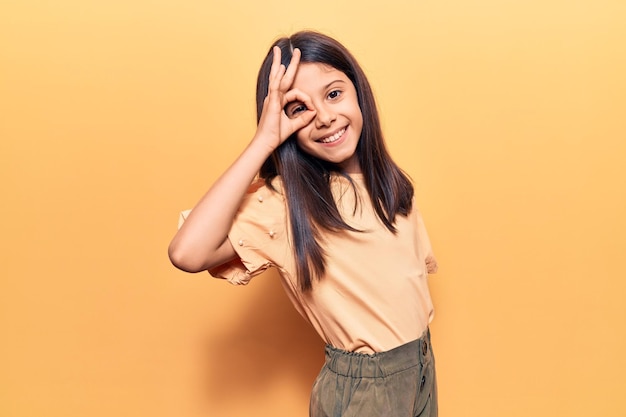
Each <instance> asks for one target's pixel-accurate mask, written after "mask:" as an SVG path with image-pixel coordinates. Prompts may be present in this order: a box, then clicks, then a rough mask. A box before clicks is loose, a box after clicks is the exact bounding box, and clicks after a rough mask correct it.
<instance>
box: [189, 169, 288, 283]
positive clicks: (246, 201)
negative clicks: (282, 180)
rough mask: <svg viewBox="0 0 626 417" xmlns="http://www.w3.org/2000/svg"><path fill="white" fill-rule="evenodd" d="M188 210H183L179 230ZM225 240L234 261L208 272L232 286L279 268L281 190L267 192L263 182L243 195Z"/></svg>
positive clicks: (283, 246)
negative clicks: (231, 247)
mask: <svg viewBox="0 0 626 417" xmlns="http://www.w3.org/2000/svg"><path fill="white" fill-rule="evenodd" d="M188 214H189V210H187V211H183V212H182V213H181V215H180V219H179V227H180V225H181V224H182V222H184V221H185V219H186V218H187V215H188ZM228 239H229V241H230V243H231V245H232V246H233V249H234V250H235V252H236V253H237V256H238V257H237V258H235V259H233V260H232V261H230V262H227V263H225V264H222V265H219V266H217V267H215V268H211V269H210V270H209V273H210V274H211V275H212V276H213V277H215V278H222V279H225V280H227V281H228V282H230V283H231V284H234V285H245V284H248V283H249V282H250V280H251V279H252V278H253V277H255V276H257V275H259V274H261V273H262V272H264V271H265V270H267V269H268V268H270V267H272V266H281V265H282V264H283V263H284V260H285V257H286V256H287V254H288V243H287V234H286V209H285V201H284V198H283V197H282V194H281V193H280V191H275V190H272V189H269V188H268V187H267V186H265V185H264V182H263V181H262V180H257V181H255V182H254V183H253V184H252V185H251V186H250V187H249V189H248V191H247V192H246V195H245V196H244V198H243V200H242V202H241V206H240V207H239V210H238V212H237V214H236V215H235V218H234V220H233V224H232V226H231V228H230V231H229V232H228Z"/></svg>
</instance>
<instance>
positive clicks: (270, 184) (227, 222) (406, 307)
mask: <svg viewBox="0 0 626 417" xmlns="http://www.w3.org/2000/svg"><path fill="white" fill-rule="evenodd" d="M256 97H257V119H258V127H257V131H256V134H255V135H254V137H253V138H252V141H251V142H250V144H249V145H248V147H247V148H246V149H245V150H244V151H243V152H242V154H241V155H240V156H239V158H237V160H235V162H234V163H233V164H232V165H231V167H230V168H228V169H227V170H226V172H224V173H223V174H222V176H221V177H220V178H219V179H218V180H217V181H216V182H215V183H214V184H213V186H212V187H211V188H210V189H209V191H208V192H207V193H206V195H205V196H204V197H203V198H202V199H201V200H200V201H199V202H198V204H197V205H196V206H195V208H194V209H193V210H192V211H191V212H190V213H188V216H187V214H184V215H183V220H184V222H183V223H182V225H181V227H180V229H179V231H178V233H177V234H176V235H175V236H174V239H173V240H172V242H171V244H170V247H169V256H170V259H171V260H172V263H173V264H174V265H175V266H176V267H178V268H180V269H182V270H184V271H188V272H198V271H203V270H208V271H209V272H210V273H211V274H212V275H213V276H215V277H220V278H225V279H227V280H228V281H230V282H231V283H233V284H247V283H248V282H249V281H250V280H251V279H252V278H253V277H255V276H256V275H258V274H260V273H261V272H263V271H264V270H266V269H267V268H269V267H276V268H277V269H278V271H279V272H280V276H281V279H282V282H283V286H284V288H285V290H286V292H287V295H288V296H289V298H290V299H291V301H292V302H293V304H294V306H295V307H296V309H297V310H298V311H299V312H300V314H302V316H304V318H305V319H306V320H307V321H309V322H310V323H311V324H312V325H313V327H314V328H315V329H316V330H317V332H318V333H319V335H320V336H321V337H322V338H323V339H324V341H325V342H326V343H327V346H326V363H325V365H324V367H323V369H322V371H321V373H320V374H319V376H318V378H317V380H316V381H315V384H314V387H313V392H312V394H311V402H310V415H311V416H313V417H317V416H333V417H340V416H343V417H348V416H350V417H357V416H358V417H368V416H372V417H373V416H376V417H381V416H390V417H404V416H406V417H413V416H422V417H425V416H431V417H432V416H436V415H437V390H436V381H435V368H434V359H433V353H432V349H431V345H430V334H429V330H428V325H429V323H430V321H431V320H432V317H433V306H432V303H431V298H430V294H429V290H428V284H427V273H429V272H430V273H434V272H436V269H437V263H436V261H435V259H434V257H433V256H432V253H431V247H430V243H429V240H428V236H427V234H426V229H425V227H424V223H423V221H422V218H421V215H420V213H419V211H418V210H417V208H416V207H415V204H414V196H413V186H412V185H411V183H410V181H409V179H408V178H407V176H406V175H405V174H404V173H403V172H402V171H401V170H400V169H399V168H398V166H397V165H396V164H395V163H394V162H393V161H392V159H391V157H390V156H389V154H388V152H387V150H386V148H385V144H384V141H383V135H382V132H381V128H380V122H379V117H378V112H377V109H376V104H375V101H374V96H373V94H372V91H371V88H370V85H369V83H368V81H367V78H366V77H365V74H364V73H363V71H362V70H361V67H360V66H359V65H358V63H357V62H356V60H355V59H354V58H353V56H352V55H351V54H350V52H348V51H347V50H346V48H345V47H343V46H342V45H341V44H340V43H338V42H337V41H335V40H334V39H332V38H329V37H327V36H325V35H322V34H319V33H316V32H299V33H296V34H294V35H293V36H291V37H289V38H282V39H280V40H278V41H277V42H276V43H275V44H274V46H273V47H272V49H271V50H270V51H269V53H268V55H267V57H266V58H265V60H264V62H263V64H262V66H261V69H260V71H259V75H258V80H257V95H256Z"/></svg>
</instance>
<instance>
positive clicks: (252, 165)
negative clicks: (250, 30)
mask: <svg viewBox="0 0 626 417" xmlns="http://www.w3.org/2000/svg"><path fill="white" fill-rule="evenodd" d="M273 54H274V56H273V61H272V68H271V71H270V76H269V92H268V95H267V97H266V98H265V102H264V104H263V112H262V114H261V119H260V121H259V125H258V127H257V131H256V133H255V135H254V137H253V138H252V141H251V142H250V144H249V145H248V146H247V147H246V149H245V150H244V151H243V152H242V153H241V155H240V156H239V157H238V158H237V159H236V160H235V162H234V163H233V164H232V165H231V166H230V167H229V168H228V169H227V170H226V171H225V172H224V173H223V174H222V175H221V177H220V178H219V179H218V180H217V181H216V182H215V183H214V184H213V186H212V187H211V188H210V189H209V191H208V192H207V193H206V194H205V195H204V197H202V199H201V200H200V201H199V202H198V203H197V204H196V206H195V207H194V209H193V210H192V211H191V213H190V214H189V217H188V218H187V220H186V221H185V223H184V224H183V225H182V227H181V228H180V229H179V230H178V232H177V233H176V235H175V236H174V238H173V239H172V241H171V243H170V245H169V250H168V254H169V257H170V260H171V261H172V263H173V264H174V265H175V266H176V267H177V268H179V269H182V270H183V271H187V272H199V271H203V270H206V269H210V268H212V267H215V266H218V265H221V264H223V263H225V262H228V261H229V260H231V259H233V258H235V257H236V253H235V250H234V249H233V247H232V245H231V244H230V242H229V240H228V231H229V230H230V228H231V226H232V223H233V219H234V217H235V214H236V213H237V209H238V208H239V205H240V204H241V200H242V198H243V196H244V195H245V193H246V190H247V189H248V187H249V185H250V183H251V182H252V180H253V179H254V177H255V176H256V174H257V173H258V171H259V169H261V166H262V165H263V163H264V162H265V160H266V159H267V158H268V157H269V156H270V155H271V153H272V152H273V151H274V150H275V149H276V148H277V147H278V146H279V145H280V144H281V143H282V142H283V141H285V140H286V139H287V138H288V137H289V136H291V134H293V133H294V132H295V131H297V130H299V129H301V128H302V127H304V126H306V125H307V124H308V123H310V122H311V120H312V119H313V117H314V115H315V111H314V110H307V111H305V112H302V113H301V115H299V116H298V117H296V118H293V119H290V118H288V117H287V116H286V115H285V113H284V111H283V108H284V106H285V105H286V104H287V103H289V102H292V101H295V100H298V101H301V102H303V103H305V104H306V105H307V107H308V108H309V109H313V106H312V104H311V100H310V98H309V97H307V96H306V95H304V94H303V93H301V92H299V91H297V90H290V87H291V85H292V84H293V80H294V77H295V74H296V71H297V68H298V63H299V61H300V51H299V50H297V49H296V50H294V53H293V57H292V59H291V63H290V65H289V68H288V69H287V70H285V67H284V66H283V65H281V64H280V48H278V47H274V50H273Z"/></svg>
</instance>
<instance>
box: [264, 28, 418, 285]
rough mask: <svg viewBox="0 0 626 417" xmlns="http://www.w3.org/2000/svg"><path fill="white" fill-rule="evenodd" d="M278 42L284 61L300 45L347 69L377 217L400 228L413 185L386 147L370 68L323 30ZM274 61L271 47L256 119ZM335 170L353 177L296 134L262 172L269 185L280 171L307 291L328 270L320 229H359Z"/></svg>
mask: <svg viewBox="0 0 626 417" xmlns="http://www.w3.org/2000/svg"><path fill="white" fill-rule="evenodd" d="M275 45H276V46H278V47H280V49H281V57H282V58H281V60H282V64H283V65H285V66H288V65H289V62H290V61H291V56H292V52H293V50H294V48H298V49H300V51H301V52H302V56H301V59H300V62H309V63H322V64H326V65H329V66H331V67H333V68H335V69H337V70H339V71H341V72H343V73H344V74H346V76H347V77H348V78H349V79H350V80H351V81H352V83H353V84H354V87H355V89H356V92H357V96H358V102H359V106H360V108H361V113H362V115H363V128H362V131H361V138H360V140H359V143H358V145H357V148H356V153H357V156H358V160H359V163H360V165H361V169H362V171H363V176H364V181H365V186H366V188H367V190H368V192H369V197H370V199H371V202H372V205H373V207H374V210H375V211H376V214H377V216H378V217H379V218H380V220H381V221H382V222H383V224H384V225H385V226H386V227H387V229H389V230H390V231H392V232H394V233H395V232H396V228H395V226H394V223H395V218H396V215H397V214H400V215H403V216H406V215H407V214H408V213H409V212H410V211H411V205H412V201H413V185H412V184H411V182H410V180H409V179H408V178H407V176H406V175H405V174H404V173H403V172H402V170H401V169H400V168H399V167H398V166H397V165H396V164H395V163H394V162H393V160H392V159H391V157H390V155H389V152H388V151H387V149H386V147H385V142H384V138H383V134H382V130H381V127H380V120H379V116H378V110H377V108H376V102H375V100H374V94H373V93H372V89H371V87H370V84H369V82H368V81H367V77H366V76H365V73H364V72H363V70H362V69H361V67H360V66H359V64H358V63H357V61H356V59H355V58H354V57H353V56H352V54H351V53H350V52H349V51H348V50H347V49H346V48H345V47H344V46H343V45H342V44H340V43H339V42H337V41H336V40H334V39H332V38H330V37H328V36H326V35H323V34H321V33H318V32H311V31H303V32H298V33H295V34H294V35H292V36H291V37H288V38H287V37H285V38H281V39H279V40H277V41H276V42H274V44H273V45H272V47H273V46H275ZM271 66H272V48H270V50H269V52H268V54H267V56H266V57H265V60H264V61H263V64H262V65H261V69H260V70H259V75H258V78H257V89H256V103H257V122H258V121H259V119H260V118H261V112H262V110H263V101H264V100H265V97H266V96H267V93H268V88H269V85H268V77H269V73H270V67H271ZM332 173H338V174H339V175H343V176H346V177H348V176H347V175H346V174H345V173H342V172H341V169H340V168H339V167H338V166H336V165H334V164H331V163H328V162H326V161H322V160H320V159H317V158H315V157H313V156H311V155H309V154H307V153H305V152H304V151H302V150H301V149H300V148H299V147H298V146H297V143H296V140H295V133H294V135H293V136H292V137H291V138H289V139H287V140H286V141H285V142H283V144H282V145H280V146H279V147H278V148H277V149H276V150H275V151H274V152H273V154H272V156H270V157H269V158H268V159H267V160H266V161H265V163H264V164H263V166H262V167H261V171H260V173H259V176H260V177H261V178H263V179H264V180H265V182H266V184H267V185H268V186H269V187H271V181H272V180H273V179H274V178H275V177H277V176H281V179H282V183H283V192H284V194H285V197H286V200H287V206H288V210H289V221H290V223H291V232H292V239H293V242H292V243H293V245H294V251H295V256H296V274H297V279H298V284H299V285H300V288H301V289H302V290H303V291H307V290H310V289H311V288H312V281H313V279H319V278H320V277H322V276H323V274H324V272H325V268H326V262H325V256H326V254H325V252H324V249H323V248H322V243H323V237H322V234H321V232H322V231H323V230H326V231H333V232H338V231H340V230H352V231H356V230H355V229H354V228H352V227H351V226H350V225H348V224H347V223H346V222H345V221H344V220H343V219H342V217H341V214H340V212H339V210H338V208H337V205H336V203H335V200H334V198H333V194H332V191H331V185H330V181H331V174H332ZM348 179H349V177H348Z"/></svg>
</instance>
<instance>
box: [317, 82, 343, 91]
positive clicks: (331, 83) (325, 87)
mask: <svg viewBox="0 0 626 417" xmlns="http://www.w3.org/2000/svg"><path fill="white" fill-rule="evenodd" d="M335 83H344V84H345V83H346V82H345V81H344V80H340V79H336V80H334V81H331V82H329V83H328V84H326V85H325V86H324V88H322V90H326V89H327V88H328V87H330V86H331V85H333V84H335Z"/></svg>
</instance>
